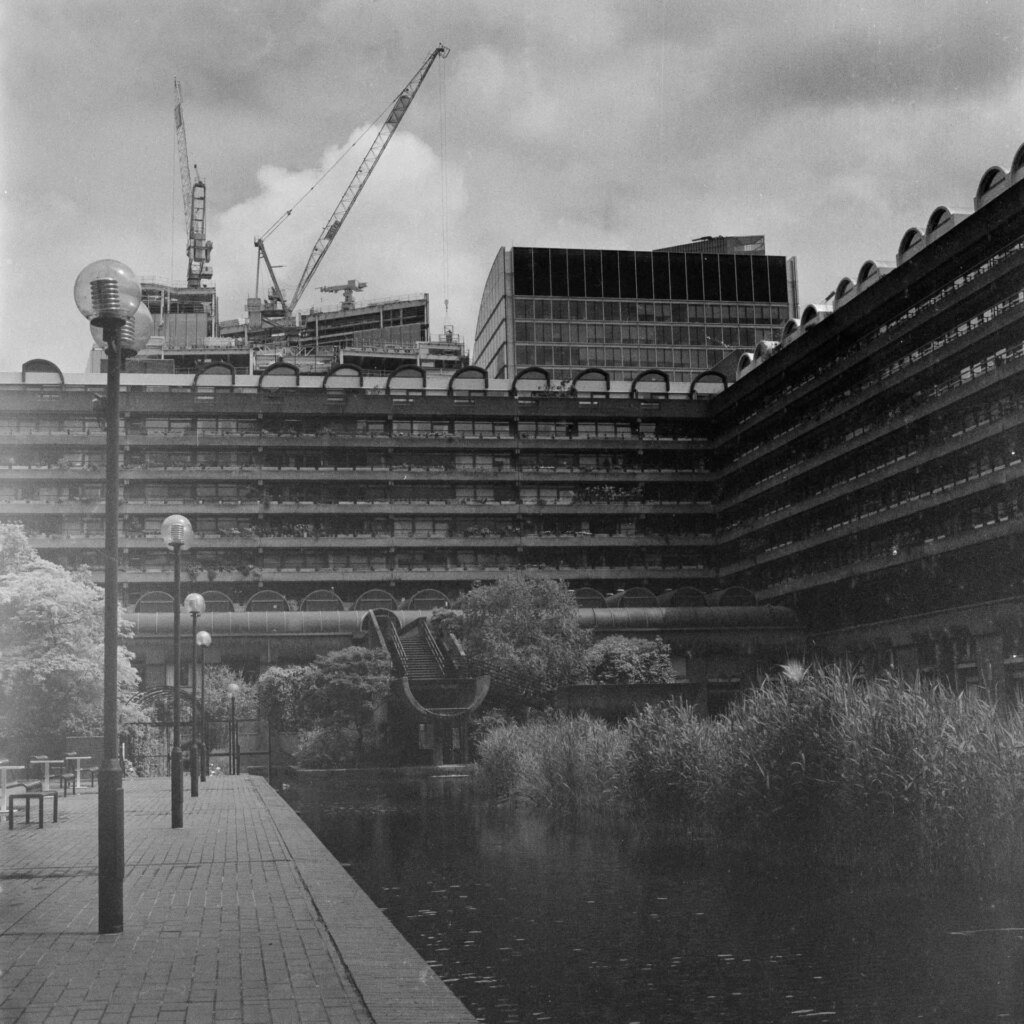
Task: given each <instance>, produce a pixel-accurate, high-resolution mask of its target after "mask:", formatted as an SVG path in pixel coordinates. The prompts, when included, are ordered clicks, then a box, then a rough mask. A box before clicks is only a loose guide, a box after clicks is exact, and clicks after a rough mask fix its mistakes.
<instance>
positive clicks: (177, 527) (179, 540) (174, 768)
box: [160, 515, 194, 828]
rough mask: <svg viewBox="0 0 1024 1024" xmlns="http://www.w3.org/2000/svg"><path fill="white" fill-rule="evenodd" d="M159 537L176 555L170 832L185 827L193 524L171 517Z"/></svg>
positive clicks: (183, 519) (164, 524)
mask: <svg viewBox="0 0 1024 1024" xmlns="http://www.w3.org/2000/svg"><path fill="white" fill-rule="evenodd" d="M160 536H161V537H163V539H164V543H165V544H166V545H167V546H168V547H169V548H170V549H171V551H172V552H173V553H174V672H173V675H172V682H173V684H174V732H173V734H172V737H171V828H181V827H182V825H183V824H184V820H183V811H182V806H181V805H182V781H183V780H182V776H181V706H180V704H179V702H178V676H179V675H180V673H181V652H180V650H179V647H180V645H181V552H182V549H184V550H186V551H187V550H188V549H189V548H190V547H191V546H192V539H193V536H194V534H193V533H192V524H191V523H190V522H189V521H188V520H187V519H186V518H185V517H184V516H180V515H173V516H168V517H167V518H166V519H165V520H164V521H163V522H162V523H161V524H160Z"/></svg>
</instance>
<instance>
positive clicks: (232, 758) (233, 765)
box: [228, 683, 239, 775]
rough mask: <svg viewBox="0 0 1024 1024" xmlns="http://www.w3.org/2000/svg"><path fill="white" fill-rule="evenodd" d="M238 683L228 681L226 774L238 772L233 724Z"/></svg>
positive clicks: (236, 741)
mask: <svg viewBox="0 0 1024 1024" xmlns="http://www.w3.org/2000/svg"><path fill="white" fill-rule="evenodd" d="M238 689H239V687H238V683H228V692H229V693H230V694H231V724H230V725H229V726H228V765H229V769H228V774H229V775H237V774H238V767H239V766H238V736H237V728H236V726H235V694H236V693H238Z"/></svg>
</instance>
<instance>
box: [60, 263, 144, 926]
mask: <svg viewBox="0 0 1024 1024" xmlns="http://www.w3.org/2000/svg"><path fill="white" fill-rule="evenodd" d="M74 294H75V305H76V306H78V309H79V311H80V312H81V313H82V315H83V316H84V317H85V318H86V319H87V320H88V321H89V323H90V325H91V326H92V328H93V332H94V335H95V334H96V333H97V332H98V338H99V340H100V341H101V343H102V344H103V346H104V348H105V350H106V355H107V389H106V397H105V404H106V409H105V419H106V431H107V439H106V490H105V513H106V514H105V538H104V565H103V760H102V761H101V763H100V769H99V799H98V850H97V855H98V871H97V876H98V882H99V908H98V909H99V914H98V919H99V933H100V934H101V935H109V934H113V933H116V932H120V931H123V930H124V788H123V786H122V783H121V765H120V762H119V760H118V751H117V739H118V735H117V648H118V636H117V620H118V599H117V539H118V537H117V534H118V522H117V506H118V499H119V497H120V495H119V493H118V459H119V440H120V438H119V432H120V424H119V413H118V402H119V398H120V391H121V360H122V358H123V357H125V356H127V355H129V354H134V352H135V351H137V349H138V345H139V342H140V341H141V342H142V343H143V344H144V343H145V342H146V341H147V340H148V339H149V334H150V333H152V329H153V318H152V317H150V316H149V310H147V309H146V307H145V306H144V305H143V304H142V288H141V287H140V285H139V282H138V281H137V280H136V278H135V275H134V274H133V273H132V271H131V270H130V269H129V268H128V267H126V266H125V265H124V264H123V263H119V262H118V261H117V260H97V261H96V262H95V263H90V264H89V266H87V267H86V268H85V269H84V270H83V271H82V272H81V273H80V274H79V275H78V277H77V278H76V279H75V288H74ZM147 321H148V325H147ZM147 331H148V333H147Z"/></svg>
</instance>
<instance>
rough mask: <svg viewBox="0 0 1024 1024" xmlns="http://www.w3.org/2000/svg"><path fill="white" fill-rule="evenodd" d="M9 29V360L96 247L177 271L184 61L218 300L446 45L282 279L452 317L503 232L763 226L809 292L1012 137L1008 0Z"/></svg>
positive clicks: (5, 29)
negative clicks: (352, 199) (324, 233)
mask: <svg viewBox="0 0 1024 1024" xmlns="http://www.w3.org/2000/svg"><path fill="white" fill-rule="evenodd" d="M0 40H2V41H0V192H2V205H0V261H2V267H3V273H2V275H0V370H2V371H13V370H17V369H19V368H20V366H21V364H22V363H23V362H24V361H25V360H27V359H30V358H37V357H41V358H46V359H51V360H53V361H54V362H56V363H57V364H58V365H59V366H60V367H61V368H62V369H63V370H64V371H65V372H80V371H81V370H82V369H84V366H85V362H86V359H87V355H88V350H89V348H90V346H91V344H92V339H91V335H90V333H89V328H88V325H87V324H86V322H85V320H84V319H83V318H82V316H81V314H79V313H78V311H77V309H76V307H75V305H74V301H73V297H72V290H73V285H74V280H75V277H76V276H77V274H78V272H79V271H80V270H81V269H82V268H83V267H85V266H86V265H87V264H88V263H90V262H92V261H93V260H96V259H101V258H115V259H119V260H121V261H123V262H124V263H126V264H128V266H130V267H131V268H132V269H133V270H134V271H135V273H136V274H137V275H138V276H140V277H147V278H155V279H158V280H162V281H169V282H172V283H183V281H184V275H185V242H186V227H185V218H184V211H183V202H182V193H181V181H180V176H179V169H178V154H177V145H176V137H175V130H174V118H173V112H174V80H175V79H178V80H179V81H180V83H181V89H182V94H183V100H184V102H183V108H184V117H185V124H186V131H187V136H188V151H189V157H190V160H191V162H192V163H194V164H195V165H197V167H198V170H199V174H200V175H201V177H202V178H203V179H204V180H205V182H206V188H207V207H208V213H207V237H208V238H209V239H211V240H212V242H213V260H212V264H213V269H214V277H213V280H214V282H215V283H216V285H217V290H218V295H219V298H220V317H221V319H224V320H227V319H233V318H238V317H241V316H243V315H244V307H245V300H246V297H247V296H249V295H252V294H255V289H256V249H255V248H254V245H253V242H254V239H255V238H256V237H263V238H264V239H265V245H266V248H267V251H268V253H269V256H270V258H271V260H272V262H273V263H274V265H275V267H276V268H277V271H276V272H277V275H278V279H279V280H280V282H281V284H282V286H283V288H284V290H285V293H286V295H290V294H291V288H292V286H293V285H294V284H295V283H296V282H297V281H298V278H299V276H300V274H301V272H302V269H303V268H304V266H305V264H306V260H307V258H308V256H309V254H310V252H311V250H312V248H313V245H314V243H315V242H316V239H317V237H318V235H319V234H320V231H321V229H322V227H323V226H324V225H325V224H326V222H327V219H328V217H329V215H330V214H331V211H332V210H333V209H334V208H335V206H336V205H337V203H338V202H339V200H340V199H341V196H342V195H343V193H344V191H345V189H346V187H347V185H348V184H349V181H350V180H351V178H352V176H353V175H354V174H355V171H356V168H357V167H358V165H359V162H360V160H361V159H362V158H363V156H364V154H365V152H366V149H367V147H368V146H369V144H370V141H371V140H372V138H373V135H374V133H375V132H376V129H377V127H378V125H379V121H378V119H379V118H380V117H381V116H383V115H384V114H386V112H387V111H388V110H389V109H390V107H391V104H392V103H393V101H394V99H395V97H396V96H397V94H398V93H399V92H400V91H401V89H402V88H403V87H404V86H405V84H406V83H407V82H408V81H409V80H410V79H411V78H412V77H413V75H414V74H415V73H416V71H417V70H418V68H419V67H420V65H421V64H422V63H423V61H424V60H425V59H426V57H427V56H428V54H429V53H430V52H431V50H432V49H433V48H434V47H435V46H437V45H438V44H439V43H443V44H444V45H446V46H448V47H450V50H451V52H450V54H449V56H448V57H447V58H446V59H445V60H443V61H441V60H439V61H437V62H436V63H435V64H434V66H433V68H432V69H431V71H430V73H429V74H428V76H427V78H426V80H425V81H424V83H423V85H422V87H421V89H420V91H419V93H418V95H417V96H416V99H415V100H414V102H413V104H412V106H411V107H410V108H409V110H408V112H407V114H406V115H405V118H404V120H403V121H402V124H401V126H400V128H399V130H398V132H397V133H396V134H395V136H394V138H393V139H392V141H391V143H390V145H389V147H388V149H387V150H386V152H385V153H384V155H383V157H382V158H381V160H380V163H379V164H378V165H377V167H376V170H375V171H374V173H373V175H372V176H371V177H370V179H369V181H368V182H367V184H366V186H365V188H364V190H363V192H362V194H361V195H360V197H359V199H358V200H357V202H356V204H355V206H354V207H353V208H352V211H351V213H350V215H349V216H348V218H347V220H346V221H345V224H344V225H343V227H342V229H341V231H340V232H339V233H338V235H337V237H336V239H335V241H334V243H333V245H332V246H331V248H330V250H329V252H328V254H327V256H326V258H325V259H324V261H323V263H322V264H321V267H320V269H319V272H318V274H317V276H316V278H315V279H314V280H313V281H312V283H311V285H310V286H309V288H308V289H307V291H306V293H305V295H304V296H303V297H302V301H301V302H300V303H299V308H300V309H302V308H305V307H306V306H307V305H309V304H324V305H327V304H332V303H334V302H336V301H338V299H339V296H337V295H331V294H321V293H320V292H319V291H318V288H319V287H321V286H325V285H333V284H338V283H342V282H345V281H347V280H349V279H350V278H356V279H357V280H360V281H365V282H366V283H367V287H366V289H365V290H364V291H363V292H361V293H360V294H359V296H358V299H359V301H374V300H378V299H383V298H390V297H396V296H402V295H414V294H422V293H424V292H427V293H429V295H430V310H431V329H432V332H433V333H440V331H441V329H442V325H443V323H445V322H446V321H447V322H449V323H451V324H452V325H453V326H454V328H455V331H456V333H457V334H460V335H462V336H463V338H465V339H466V340H467V342H468V343H471V342H472V337H473V334H474V331H475V326H476V318H477V312H478V308H479V303H480V296H481V292H482V289H483V285H484V282H485V280H486V277H487V274H488V271H489V269H490V267H491V264H492V263H493V261H494V258H495V256H496V255H497V253H498V250H499V248H500V247H502V246H506V247H508V246H512V245H529V246H552V247H567V248H618V249H652V248H661V247H665V246H670V245H677V244H680V243H682V242H687V241H690V240H692V239H694V238H697V237H700V236H702V235H718V234H763V235H764V236H765V237H766V241H767V248H768V252H770V253H773V254H779V255H784V256H795V257H796V259H797V267H798V277H799V289H800V302H801V305H806V304H808V303H812V302H821V301H823V300H824V299H825V298H826V296H827V295H828V294H829V293H830V292H831V291H832V290H833V289H834V288H835V286H836V284H837V283H838V282H839V281H840V280H841V279H842V278H843V277H846V276H849V277H855V276H856V274H857V271H858V270H859V268H860V266H861V265H862V264H863V263H864V262H865V261H866V260H876V261H883V260H886V261H891V260H893V259H894V258H895V254H896V250H897V248H898V245H899V241H900V238H901V237H902V235H903V233H904V231H905V230H906V229H907V228H910V227H918V228H923V227H924V225H925V223H926V221H927V220H928V217H929V216H930V214H931V212H932V211H933V210H934V209H935V208H936V207H938V206H948V207H950V208H951V209H963V210H969V209H971V206H972V200H973V196H974V193H975V191H976V188H977V185H978V182H979V180H980V179H981V177H982V175H983V174H984V172H985V171H986V170H987V169H988V168H989V167H991V166H993V165H1000V166H1003V167H1008V166H1009V165H1010V163H1011V161H1012V159H1013V155H1014V153H1015V151H1016V150H1017V148H1018V147H1019V146H1020V145H1021V143H1024V5H1022V4H1021V3H1020V0H971V2H967V0H913V2H912V0H833V2H832V3H825V2H823V0H785V2H776V0H732V2H730V0H560V2H559V3H552V2H551V0H522V2H516V0H505V2H501V3H499V2H497V0H290V2H288V3H281V2H280V0H274V2H267V0H245V2H243V0H213V2H211V0H204V2H201V3H197V2H192V0H131V2H130V3H126V2H124V0H119V2H109V0H6V2H4V3H3V4H0ZM329 168H333V169H332V170H330V173H328V174H327V175H326V177H323V175H324V172H325V171H328V169H329ZM322 177H323V180H322V181H320V183H319V184H317V185H316V187H315V188H313V186H314V184H315V183H316V182H317V181H318V180H320V179H321V178H322ZM289 210H292V211H293V212H292V213H291V214H290V215H288V216H285V219H284V221H283V222H282V223H281V225H280V226H279V227H277V228H276V229H275V230H274V231H273V232H272V233H269V234H268V230H269V229H270V228H271V226H272V225H273V224H274V223H275V222H276V221H278V219H279V218H281V217H282V215H285V214H286V213H287V211H289ZM265 283H266V274H265V273H264V274H263V275H262V276H261V279H260V285H261V290H262V289H263V288H265ZM263 294H265V292H263Z"/></svg>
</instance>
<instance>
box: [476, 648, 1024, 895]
mask: <svg viewBox="0 0 1024 1024" xmlns="http://www.w3.org/2000/svg"><path fill="white" fill-rule="evenodd" d="M479 777H480V778H481V780H482V781H483V783H484V785H485V786H486V787H487V789H488V790H489V791H490V792H492V793H507V794H511V795H514V796H515V797H517V798H519V799H523V800H526V801H529V802H531V803H534V804H537V805H539V806H542V807H545V808H548V809H550V810H552V811H554V812H557V813H580V812H582V813H593V812H596V813H602V812H609V811H611V812H615V813H617V814H622V813H626V814H636V815H639V816H641V817H642V816H645V815H647V816H651V817H657V818H659V819H660V820H663V821H664V820H669V821H672V822H674V823H676V824H681V825H683V826H685V827H686V828H687V829H689V830H690V831H691V832H692V833H693V834H695V835H704V836H710V837H713V838H715V839H717V840H719V841H720V842H721V843H723V844H724V845H727V846H729V847H731V848H733V849H737V850H740V851H743V852H746V853H753V854H754V855H755V856H757V857H759V858H762V859H764V860H765V861H768V862H778V861H784V862H789V863H791V864H794V865H801V866H803V865H807V866H813V865H818V866H822V867H829V868H831V867H847V868H851V869H856V870H863V871H866V872H869V873H872V874H883V875H895V876H914V875H923V876H928V877H934V876H942V875H950V876H961V877H963V876H967V877H977V878H989V879H991V878H997V877H998V878H1005V877H1011V876H1013V875H1014V874H1016V876H1017V877H1018V878H1019V877H1020V872H1021V871H1022V870H1024V722H1022V719H1021V716H1020V714H1019V713H1017V712H1013V713H1007V712H1006V711H1005V710H1004V711H1000V710H999V709H998V708H997V707H996V706H995V705H994V704H992V703H990V702H988V701H986V700H985V699H984V698H982V697H980V696H977V695H971V694H958V693H953V692H951V691H950V690H948V689H946V688H944V687H941V686H936V687H931V686H922V685H915V684H909V683H906V682H904V681H901V680H899V679H896V678H881V679H866V678H864V677H862V676H860V675H859V674H857V673H856V672H855V671H853V670H851V669H850V668H848V667H842V666H812V667H810V668H804V667H802V666H797V665H791V666H787V667H785V668H784V669H783V670H782V671H780V672H779V673H777V674H776V675H774V676H772V677H771V678H768V679H766V680H764V682H763V683H762V684H761V685H760V686H758V687H756V688H755V689H753V690H752V691H751V692H750V693H749V694H748V695H746V696H745V698H744V699H743V700H742V701H740V702H739V703H737V704H736V705H735V706H734V707H733V708H732V709H731V710H730V712H729V713H728V714H726V715H724V716H721V717H718V718H707V717H704V716H701V715H700V714H698V713H696V712H694V711H693V710H692V709H689V708H686V707H681V706H678V705H660V706H652V707H648V708H645V709H644V710H643V711H641V712H639V713H638V714H636V715H635V716H633V717H632V718H630V719H628V720H626V721H625V722H624V723H622V724H621V725H620V726H618V727H612V726H608V725H605V724H604V723H601V722H598V721H595V720H592V719H589V718H586V717H569V716H553V717H545V718H540V719H537V720H535V721H532V722H529V723H527V724H525V725H521V726H501V727H499V728H497V729H494V730H492V731H491V732H489V733H488V734H486V736H485V737H484V738H483V740H482V741H481V743H480V773H479Z"/></svg>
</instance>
